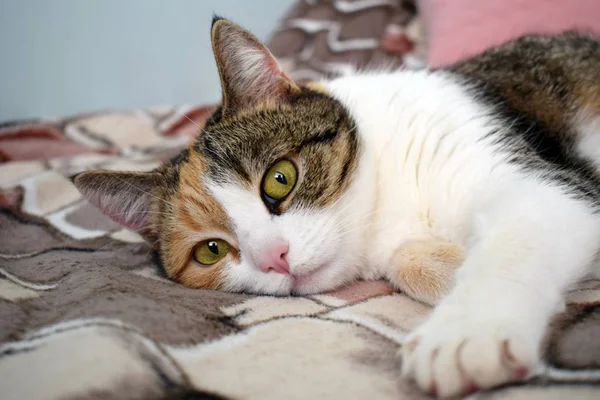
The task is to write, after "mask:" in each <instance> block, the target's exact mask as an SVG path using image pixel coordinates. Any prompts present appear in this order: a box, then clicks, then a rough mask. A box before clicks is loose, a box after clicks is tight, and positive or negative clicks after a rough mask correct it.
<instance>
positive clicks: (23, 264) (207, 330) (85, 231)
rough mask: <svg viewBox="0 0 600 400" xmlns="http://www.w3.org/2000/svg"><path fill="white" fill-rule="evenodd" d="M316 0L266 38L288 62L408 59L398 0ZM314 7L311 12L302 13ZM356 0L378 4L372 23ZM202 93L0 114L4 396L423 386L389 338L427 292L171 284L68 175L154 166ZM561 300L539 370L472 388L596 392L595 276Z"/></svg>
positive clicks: (302, 70)
mask: <svg viewBox="0 0 600 400" xmlns="http://www.w3.org/2000/svg"><path fill="white" fill-rule="evenodd" d="M309 3H313V2H302V3H299V6H298V7H296V8H295V9H294V10H292V12H291V13H290V15H289V16H288V18H286V20H285V21H284V22H283V23H282V28H281V29H280V30H279V31H278V33H276V34H275V36H274V37H273V40H272V43H271V46H272V48H274V51H275V53H278V52H279V53H278V55H279V56H280V57H281V58H282V59H283V60H287V62H288V63H291V69H292V70H293V72H295V73H296V75H297V76H301V75H302V74H305V75H310V77H313V76H316V75H322V74H328V73H331V72H332V69H335V70H336V71H338V70H339V69H343V68H342V67H343V65H341V64H340V60H341V59H342V58H343V59H345V60H354V61H356V59H357V57H353V56H352V54H354V55H356V54H359V55H360V57H359V58H360V59H361V60H363V61H365V62H368V61H369V60H373V59H375V60H377V59H378V57H379V58H382V57H383V56H382V55H385V54H388V56H387V57H388V58H389V59H390V60H392V61H393V62H396V63H397V64H400V63H401V62H402V59H403V57H404V58H405V59H404V62H405V63H407V62H408V60H409V58H407V57H408V56H411V57H413V58H414V60H418V59H419V52H420V51H421V50H422V49H420V47H419V45H418V43H419V37H412V39H411V41H409V40H408V39H407V37H409V36H410V32H411V29H412V28H410V26H411V25H410V24H411V23H412V22H411V21H414V20H413V18H412V14H411V13H414V9H412V8H411V7H408V6H407V7H408V9H407V8H406V7H404V4H405V2H395V1H375V0H373V1H365V0H362V1H357V2H354V3H351V2H347V1H337V2H331V3H328V5H327V7H324V6H323V7H321V8H320V9H318V8H315V7H313V8H310V7H308V6H307V4H309ZM400 3H402V7H404V8H402V7H400V6H398V4H400ZM351 4H354V6H351ZM390 4H392V5H393V4H395V5H394V7H396V8H395V9H394V10H396V11H398V12H396V13H395V14H394V13H390V12H389V9H386V8H385V7H391V6H390ZM359 6H360V7H363V8H360V7H359ZM344 7H345V8H344ZM352 7H354V8H352ZM382 7H384V9H383V11H385V12H382ZM319 12H320V13H324V14H319ZM369 12H370V13H371V14H368V13H369ZM311 13H313V14H314V15H320V17H319V21H320V22H319V23H320V25H318V24H314V23H313V24H311V23H309V22H307V21H310V18H313V17H314V15H313V14H311ZM365 15H370V17H369V18H371V19H370V20H373V18H379V19H378V20H377V21H378V25H376V26H379V27H380V28H378V29H379V30H376V29H375V28H374V27H373V26H374V25H372V24H368V23H365V19H364V18H365ZM309 17H310V18H309ZM326 18H330V19H331V20H326ZM323 21H326V22H323ZM340 21H342V22H340ZM390 24H391V25H392V26H393V28H389V26H390ZM317 25H318V27H319V29H316V28H315V27H317ZM336 26H337V28H336ZM340 26H341V28H340ZM348 26H350V27H355V28H356V29H354V30H344V27H348ZM386 26H388V29H386V28H385V27H386ZM361 29H362V30H361ZM340 32H342V33H343V32H346V33H344V35H346V36H344V35H342V33H340ZM348 32H350V33H348ZM352 32H355V33H356V32H359V33H360V32H362V33H361V34H363V36H364V35H370V37H371V38H372V39H371V40H370V41H369V40H362V41H361V40H359V39H357V37H358V36H360V35H358V34H354V36H352V34H351V33H352ZM365 32H366V33H365ZM323 33H325V34H324V35H323ZM336 35H337V36H336ZM348 35H349V36H348ZM385 35H388V36H385ZM283 36H287V39H286V40H287V42H286V41H285V40H283V39H282V37H283ZM382 37H383V39H382ZM373 38H374V39H373ZM294 41H295V42H294ZM284 42H286V43H290V42H294V43H296V48H295V50H294V53H293V54H291V53H290V54H283V53H285V52H286V51H288V50H289V46H283V43H284ZM323 43H325V45H323ZM386 46H387V48H388V50H387V53H386V50H385V47H386ZM277 48H279V50H277ZM320 48H321V50H319V49H320ZM323 48H325V49H327V51H323V50H322V49H323ZM382 49H384V50H382ZM389 49H391V50H389ZM390 51H392V52H393V53H394V55H393V56H391V55H389V54H390ZM310 52H313V53H314V54H313V53H311V54H312V56H311V57H310V59H309V58H308V56H307V54H309V53H310ZM340 52H342V53H344V56H343V57H342V56H340V55H339V53H340ZM353 52H354V53H353ZM335 57H338V59H337V60H336V59H335ZM361 57H362V58H361ZM384 58H385V57H384ZM332 60H333V61H332ZM414 60H413V61H414ZM210 110H211V107H210V106H208V107H201V106H197V107H177V108H174V107H162V108H154V109H147V110H137V111H132V112H103V113H93V114H87V115H77V116H74V117H69V118H59V119H47V120H33V121H21V122H17V123H7V124H4V125H0V398H1V399H3V400H12V399H67V400H70V399H100V398H102V399H282V398H286V399H296V398H297V399H328V398H340V399H365V398H372V399H411V400H412V399H424V398H427V396H425V395H423V394H422V393H420V392H419V391H418V390H417V389H416V388H415V387H414V386H413V385H412V384H410V383H408V382H405V381H403V380H402V379H401V378H400V375H399V370H400V365H401V362H402V360H401V359H400V357H399V355H398V350H399V349H400V347H401V346H402V342H403V338H404V337H405V335H406V333H407V332H408V331H410V329H412V328H413V327H414V326H416V325H417V324H418V323H420V322H421V321H422V320H423V319H424V318H426V317H427V314H428V313H429V312H430V309H429V308H428V307H427V306H425V305H423V304H420V303H417V302H415V301H412V300H411V299H410V298H408V297H406V296H405V295H403V294H402V293H396V292H394V291H393V290H392V289H391V288H390V287H389V286H388V285H387V284H385V283H383V282H359V283H356V284H354V285H351V286H349V287H346V288H342V289H340V290H338V291H335V292H332V293H324V294H320V295H315V296H307V297H287V298H281V297H271V296H250V295H242V294H228V293H222V292H213V291H205V290H194V289H188V288H185V287H182V286H180V285H178V284H176V283H173V282H171V281H170V280H168V279H166V278H165V277H164V276H163V275H162V274H161V270H160V267H159V266H158V264H157V261H156V259H155V257H154V255H153V253H152V252H151V251H150V249H149V248H148V246H147V245H146V244H145V243H143V242H142V240H141V239H140V237H139V236H137V235H136V234H134V233H132V232H130V231H127V230H125V229H122V228H121V227H120V226H117V225H115V224H113V223H112V222H111V221H110V220H108V219H107V218H106V217H105V216H103V215H102V214H100V213H99V212H98V211H97V210H96V209H94V208H93V207H92V206H90V205H89V204H88V203H86V202H85V201H84V200H83V199H82V198H81V196H80V195H79V193H78V192H77V190H76V189H75V188H74V187H73V186H72V185H71V183H70V180H69V179H68V177H69V176H71V175H72V174H74V173H76V172H79V171H82V170H85V169H92V168H94V169H96V168H98V169H127V170H148V169H152V168H154V167H155V166H156V165H157V164H158V163H160V162H161V160H164V159H167V158H169V157H171V156H173V155H174V154H176V153H177V152H178V151H179V149H180V148H181V147H182V146H184V145H185V144H186V143H187V142H188V140H189V138H190V136H192V135H194V134H195V132H196V126H195V125H196V124H197V123H201V122H202V120H203V119H204V118H205V117H206V115H207V114H208V113H209V112H210ZM507 295H510V294H507ZM568 300H569V303H568V306H567V308H566V310H565V311H564V312H563V313H561V314H560V315H557V316H556V318H555V320H554V321H553V324H552V328H551V330H550V333H549V335H548V339H547V341H546V344H545V347H544V355H545V358H544V359H545V364H544V366H543V367H541V368H540V369H539V371H537V372H536V374H535V376H534V377H532V378H531V379H530V380H528V381H527V382H524V383H518V384H513V385H508V386H505V387H502V388H498V389H495V390H491V391H488V392H485V393H479V394H474V395H471V397H472V398H480V399H497V398H503V399H522V398H527V399H565V398H579V399H582V398H589V399H592V398H595V399H597V398H600V282H598V281H586V282H582V283H581V284H580V285H578V286H577V287H576V288H573V289H572V290H571V291H570V292H569V295H568Z"/></svg>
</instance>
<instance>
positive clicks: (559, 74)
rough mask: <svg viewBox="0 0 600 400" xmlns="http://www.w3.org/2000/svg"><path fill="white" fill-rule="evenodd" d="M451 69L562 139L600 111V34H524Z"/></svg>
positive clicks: (499, 102) (507, 106) (575, 131)
mask: <svg viewBox="0 0 600 400" xmlns="http://www.w3.org/2000/svg"><path fill="white" fill-rule="evenodd" d="M449 69H450V70H451V71H452V72H454V73H457V74H459V75H461V76H463V77H465V78H466V80H467V81H471V82H473V83H474V84H475V85H477V84H479V86H480V87H481V88H482V89H483V90H484V91H485V92H486V93H487V94H489V95H491V96H492V97H494V99H493V101H495V102H496V103H497V104H499V105H500V106H504V107H505V108H509V109H511V111H515V112H516V113H522V114H525V115H528V116H530V117H532V118H535V119H536V120H538V121H540V122H541V123H542V125H543V127H544V130H546V131H547V133H548V134H550V135H551V136H555V137H557V138H558V139H563V140H567V141H570V140H572V138H569V137H568V136H569V135H571V136H572V135H575V134H577V130H578V125H580V124H582V123H584V122H586V121H585V120H589V119H594V118H597V117H598V116H600V38H597V37H594V36H591V35H588V34H583V33H577V32H566V33H563V34H560V35H556V36H543V35H528V36H524V37H521V38H519V39H517V40H514V41H511V42H508V43H506V44H504V45H501V46H499V47H496V48H494V49H490V50H488V51H486V52H484V53H482V54H480V55H478V56H475V57H472V58H470V59H467V60H465V61H462V62H459V63H457V64H455V65H454V66H452V67H450V68H449ZM565 136H567V137H565ZM599 136H600V132H599Z"/></svg>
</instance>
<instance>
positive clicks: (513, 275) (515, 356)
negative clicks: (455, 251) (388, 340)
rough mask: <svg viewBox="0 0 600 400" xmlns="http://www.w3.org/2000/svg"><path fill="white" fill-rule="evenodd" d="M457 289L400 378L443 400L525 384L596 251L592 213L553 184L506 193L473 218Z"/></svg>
mask: <svg viewBox="0 0 600 400" xmlns="http://www.w3.org/2000/svg"><path fill="white" fill-rule="evenodd" d="M475 220H476V223H475V226H476V227H475V229H474V231H475V232H476V233H475V235H474V240H473V242H472V245H471V246H470V248H469V249H468V252H467V257H466V259H465V262H464V264H463V265H462V266H461V267H460V269H459V270H458V273H457V279H456V283H455V286H454V288H453V289H452V291H451V292H450V294H449V295H448V296H447V297H445V298H444V299H443V300H442V302H441V303H440V305H439V306H438V307H437V308H436V309H435V310H434V311H433V312H432V314H431V316H430V318H429V319H428V320H426V321H425V322H424V323H423V325H421V326H419V327H418V328H417V329H416V330H415V331H414V332H412V333H411V334H410V335H409V336H408V337H407V340H406V342H405V344H404V346H403V368H402V369H403V374H404V376H406V377H410V378H413V379H414V380H415V381H416V382H417V384H418V385H419V386H420V387H421V388H422V389H424V390H426V391H428V392H430V393H437V395H438V396H442V397H446V396H453V395H458V394H463V393H466V392H469V391H473V390H477V389H484V388H489V387H493V386H496V385H499V384H503V383H506V382H509V381H512V380H517V379H521V378H524V377H525V376H526V375H527V374H528V373H529V372H531V371H532V370H533V369H534V368H535V366H536V364H537V363H538V361H539V352H540V344H541V341H542V338H543V335H544V333H545V330H546V328H547V324H548V321H549V319H550V317H551V316H552V314H553V313H554V312H555V311H557V310H558V309H559V308H560V307H561V306H562V304H563V303H562V302H563V297H562V295H563V291H564V289H565V288H566V286H567V285H569V284H570V283H572V282H573V281H575V280H576V279H577V278H579V277H580V276H582V275H583V274H584V273H585V272H586V269H587V267H588V265H590V263H591V261H592V260H593V258H594V255H595V254H596V251H597V243H598V238H599V233H600V229H599V223H598V219H597V217H596V216H595V215H594V213H593V211H592V210H591V208H590V206H588V205H587V204H586V203H585V202H583V201H578V200H574V199H571V198H568V197H566V196H565V195H564V194H562V193H561V192H560V191H558V190H557V189H556V188H552V187H544V186H538V187H522V188H519V190H513V191H510V192H506V193H505V194H504V195H503V196H501V197H498V198H496V199H495V200H494V201H493V202H492V203H491V204H489V205H487V206H486V207H485V209H484V211H483V212H482V213H481V214H478V216H477V217H476V218H475Z"/></svg>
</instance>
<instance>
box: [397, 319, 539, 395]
mask: <svg viewBox="0 0 600 400" xmlns="http://www.w3.org/2000/svg"><path fill="white" fill-rule="evenodd" d="M526 325H527V324H525V326H524V325H522V324H521V325H520V326H519V324H518V323H517V321H515V320H511V319H510V318H502V319H500V318H497V317H496V318H495V317H494V313H493V312H491V313H489V314H488V315H481V314H479V315H473V314H472V315H469V314H468V313H466V312H464V311H463V312H462V313H461V312H455V311H452V310H451V309H446V310H444V311H442V310H436V311H435V312H434V313H433V314H432V316H431V317H430V319H429V320H427V321H426V322H425V323H424V324H423V325H421V326H420V327H418V328H417V329H416V330H415V331H414V332H412V333H411V334H410V335H409V336H408V337H407V339H406V341H405V343H404V346H403V348H402V354H403V362H402V374H403V376H404V377H407V378H411V379H414V380H415V381H416V383H417V384H418V385H419V387H420V388H421V389H423V390H424V391H426V392H428V393H432V394H436V395H437V396H439V397H449V396H455V395H460V394H465V393H470V392H474V391H476V390H479V389H487V388H490V387H493V386H497V385H500V384H503V383H506V382H510V381H514V380H519V379H523V378H525V376H526V375H527V374H528V373H529V372H530V371H531V370H532V369H533V368H534V366H535V364H536V362H537V361H538V347H539V337H538V335H536V334H533V332H529V333H532V334H530V335H528V332H527V331H529V329H527V327H526Z"/></svg>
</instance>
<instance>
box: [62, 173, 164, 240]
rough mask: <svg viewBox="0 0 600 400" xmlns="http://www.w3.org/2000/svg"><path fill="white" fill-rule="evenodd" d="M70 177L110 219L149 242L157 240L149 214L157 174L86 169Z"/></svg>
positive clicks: (84, 194) (83, 193)
mask: <svg viewBox="0 0 600 400" xmlns="http://www.w3.org/2000/svg"><path fill="white" fill-rule="evenodd" d="M71 179H72V181H73V184H74V185H75V187H77V189H79V191H80V192H81V194H82V195H83V197H85V198H86V199H87V200H88V201H89V202H90V203H92V204H93V205H95V206H96V207H98V208H99V209H100V210H101V211H102V212H103V213H104V214H106V215H107V216H108V217H109V218H110V219H112V220H113V221H115V222H116V223H118V224H120V225H123V226H124V227H126V228H128V229H131V230H133V231H136V232H137V233H139V234H140V235H142V236H143V237H144V238H145V239H146V240H148V241H151V242H152V241H155V240H156V235H155V233H154V231H153V229H152V225H151V220H150V215H151V212H152V200H153V199H154V195H153V194H152V192H153V191H154V189H155V187H156V185H158V183H159V176H158V174H157V173H154V172H115V171H85V172H82V173H79V174H77V175H75V176H73V177H72V178H71Z"/></svg>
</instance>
